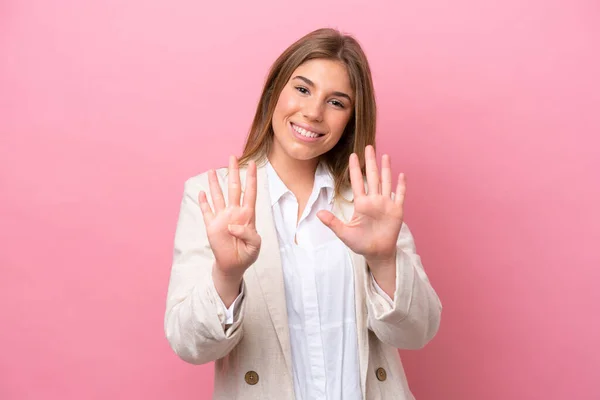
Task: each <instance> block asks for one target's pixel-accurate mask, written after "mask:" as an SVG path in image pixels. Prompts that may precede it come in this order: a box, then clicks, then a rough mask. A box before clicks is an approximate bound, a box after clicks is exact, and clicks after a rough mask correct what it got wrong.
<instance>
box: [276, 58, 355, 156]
mask: <svg viewBox="0 0 600 400" xmlns="http://www.w3.org/2000/svg"><path fill="white" fill-rule="evenodd" d="M353 112H354V92H353V91H352V88H351V85H350V78H349V76H348V72H347V70H346V67H345V65H344V64H342V63H341V62H339V61H333V60H326V59H314V60H310V61H307V62H305V63H304V64H302V65H300V66H299V67H298V68H297V69H296V70H295V71H294V73H293V74H292V76H291V78H290V80H289V81H288V82H287V84H286V85H285V87H284V88H283V90H282V92H281V94H280V95H279V99H278V101H277V105H276V107H275V111H274V113H273V120H272V124H273V131H274V133H275V137H274V140H273V146H272V148H271V154H270V158H271V160H273V158H276V159H278V160H281V159H282V158H284V159H285V158H287V159H293V160H297V161H307V160H313V159H315V160H316V159H317V157H319V156H321V155H322V154H324V153H326V152H328V151H329V150H331V149H332V148H333V146H335V145H336V143H337V142H338V141H339V140H340V138H341V137H342V134H343V133H344V129H345V128H346V124H347V123H348V121H349V120H350V118H351V117H352V113H353Z"/></svg>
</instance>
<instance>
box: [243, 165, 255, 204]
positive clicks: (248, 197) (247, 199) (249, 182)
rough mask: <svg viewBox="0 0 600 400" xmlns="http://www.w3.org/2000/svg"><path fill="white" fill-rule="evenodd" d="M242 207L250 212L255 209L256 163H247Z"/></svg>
mask: <svg viewBox="0 0 600 400" xmlns="http://www.w3.org/2000/svg"><path fill="white" fill-rule="evenodd" d="M244 207H249V208H251V209H252V210H254V209H256V163H255V162H254V161H250V162H249V163H248V171H247V172H246V189H245V190H244ZM252 215H254V213H252Z"/></svg>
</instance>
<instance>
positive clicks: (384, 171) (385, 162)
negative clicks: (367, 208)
mask: <svg viewBox="0 0 600 400" xmlns="http://www.w3.org/2000/svg"><path fill="white" fill-rule="evenodd" d="M381 194H382V195H384V196H385V197H390V196H391V194H392V161H391V159H390V156H389V155H387V154H384V155H383V157H382V158H381Z"/></svg>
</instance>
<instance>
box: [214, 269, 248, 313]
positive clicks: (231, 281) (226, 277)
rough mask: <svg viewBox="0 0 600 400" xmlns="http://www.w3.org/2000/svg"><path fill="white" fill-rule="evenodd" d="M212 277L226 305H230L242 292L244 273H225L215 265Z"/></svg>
mask: <svg viewBox="0 0 600 400" xmlns="http://www.w3.org/2000/svg"><path fill="white" fill-rule="evenodd" d="M212 279H213V283H214V285H215V289H216V290H217V293H218V294H219V296H220V297H221V300H222V301H223V303H224V304H225V306H226V307H229V306H230V305H231V304H232V303H233V302H234V301H235V299H236V298H237V297H238V295H239V294H240V290H241V286H242V279H243V275H238V274H224V273H223V272H222V271H220V270H219V269H218V268H217V267H216V266H213V270H212Z"/></svg>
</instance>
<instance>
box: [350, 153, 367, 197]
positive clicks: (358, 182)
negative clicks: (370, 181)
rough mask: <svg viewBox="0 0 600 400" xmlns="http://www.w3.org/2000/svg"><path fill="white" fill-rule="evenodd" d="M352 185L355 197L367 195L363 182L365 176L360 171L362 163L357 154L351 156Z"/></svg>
mask: <svg viewBox="0 0 600 400" xmlns="http://www.w3.org/2000/svg"><path fill="white" fill-rule="evenodd" d="M349 169H350V185H352V192H353V193H354V197H358V196H364V195H365V182H364V180H363V174H362V171H361V170H360V162H359V161H358V156H357V155H356V154H355V153H352V154H350V162H349Z"/></svg>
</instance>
